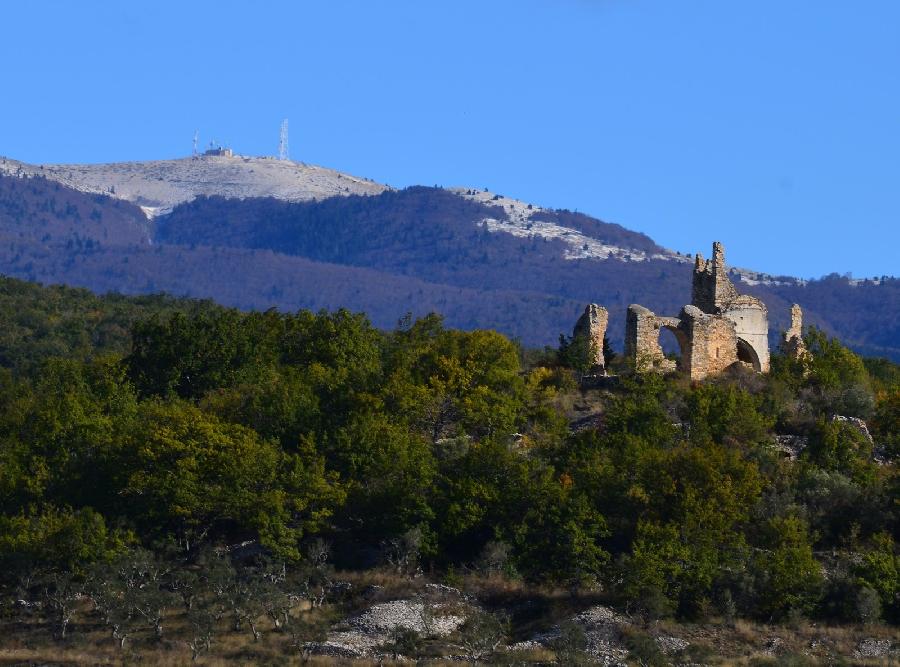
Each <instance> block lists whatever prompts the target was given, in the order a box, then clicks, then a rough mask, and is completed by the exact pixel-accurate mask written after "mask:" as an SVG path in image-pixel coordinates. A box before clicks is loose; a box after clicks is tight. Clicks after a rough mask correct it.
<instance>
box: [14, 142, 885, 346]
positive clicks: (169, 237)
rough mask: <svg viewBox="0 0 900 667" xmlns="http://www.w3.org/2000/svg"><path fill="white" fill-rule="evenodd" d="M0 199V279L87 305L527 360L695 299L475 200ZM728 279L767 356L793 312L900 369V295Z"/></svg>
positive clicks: (638, 264) (447, 195)
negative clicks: (112, 302) (640, 313)
mask: <svg viewBox="0 0 900 667" xmlns="http://www.w3.org/2000/svg"><path fill="white" fill-rule="evenodd" d="M207 159H209V160H218V159H219V158H204V160H207ZM222 160H237V161H238V162H240V163H241V164H243V162H242V160H243V158H222ZM182 162H184V161H182ZM186 162H191V161H190V160H188V161H186ZM263 162H266V161H265V160H263ZM268 162H271V163H275V162H278V161H274V160H269V161H268ZM280 164H283V163H280ZM147 169H149V167H148V168H147ZM145 171H146V169H145ZM54 173H59V172H54ZM98 173H99V172H98ZM147 173H150V172H149V171H148V172H147ZM331 173H334V174H336V172H331ZM98 178H99V177H98ZM343 180H345V177H344V176H335V177H334V179H333V181H332V184H333V183H334V182H338V181H343ZM162 183H163V184H164V185H165V187H169V185H166V184H167V183H168V182H167V181H166V180H165V178H164V180H163V181H162ZM358 183H360V184H362V185H361V186H360V187H362V186H363V185H364V186H365V187H371V188H375V189H376V190H377V189H378V188H379V187H380V186H374V185H373V184H371V183H368V182H365V181H359V182H358ZM189 185H190V187H188V186H187V185H184V184H183V183H180V182H176V183H175V184H174V185H172V187H178V188H182V190H181V195H179V196H185V197H187V196H188V194H187V193H188V192H199V191H200V190H201V189H202V187H204V186H203V184H202V183H199V184H198V183H193V184H189ZM110 187H111V186H110ZM217 187H218V189H219V190H221V191H227V192H226V194H228V193H230V192H233V191H236V190H228V188H229V187H231V186H228V185H227V184H219V185H218V186H217ZM272 187H273V188H274V186H272ZM238 189H239V190H240V191H244V192H249V191H250V189H248V186H247V184H246V183H244V184H242V185H241V187H240V188H238ZM0 193H6V194H5V195H4V196H5V199H3V200H2V201H5V202H6V204H5V206H6V208H5V209H4V210H6V211H7V212H6V214H5V217H4V216H3V214H2V212H0V241H2V243H0V270H2V271H3V272H4V273H6V274H8V275H11V276H15V277H20V278H25V279H28V280H37V281H41V282H46V283H67V284H72V285H78V286H84V287H88V288H90V289H93V290H96V291H99V292H105V291H120V292H125V293H134V294H136V293H148V292H158V291H167V292H170V293H173V294H177V295H190V296H195V297H202V298H213V299H215V300H217V301H219V302H221V303H223V304H226V305H232V306H237V307H241V308H260V309H264V308H268V307H273V306H274V307H278V308H281V309H283V310H296V309H297V308H313V309H318V308H326V309H334V308H338V307H347V308H351V309H353V310H357V311H365V312H367V313H369V315H370V317H371V318H372V321H373V322H374V323H375V324H376V325H378V326H381V327H386V328H389V327H391V326H393V325H394V324H395V323H396V322H397V320H398V319H400V318H401V317H403V316H404V315H405V314H406V313H407V312H411V313H413V314H414V315H422V314H425V313H427V312H429V311H431V310H436V311H439V312H441V313H442V314H443V315H444V316H445V317H446V321H447V323H448V324H449V325H450V326H455V327H460V328H467V329H470V328H494V329H497V330H499V331H502V332H504V333H506V334H508V335H511V336H514V337H517V338H519V339H521V340H522V341H523V342H524V343H525V344H527V345H530V346H536V347H541V346H544V345H555V344H556V340H557V338H558V336H559V334H560V333H561V332H568V331H569V330H570V329H571V327H572V324H573V322H574V321H575V319H576V318H577V316H578V314H579V312H580V311H581V310H582V309H583V307H584V304H585V303H588V302H597V303H601V304H602V305H604V306H605V307H606V308H607V309H609V311H610V326H609V337H610V339H611V341H612V343H613V346H614V347H616V348H619V349H621V345H622V342H621V341H622V335H623V331H624V314H625V310H626V308H627V306H628V304H630V303H641V304H643V305H645V306H647V307H649V308H651V309H653V310H655V311H657V312H660V313H672V314H674V313H677V311H678V310H679V309H680V307H681V306H682V305H683V304H685V303H687V302H688V300H689V295H690V271H691V267H692V263H691V260H690V258H688V257H685V256H682V255H679V254H677V253H674V252H671V251H668V250H666V249H665V248H661V247H659V246H658V245H657V244H655V243H654V242H653V241H652V239H650V238H648V237H647V236H645V235H643V234H639V233H636V232H632V231H629V230H627V229H624V228H623V227H621V226H619V225H614V224H609V223H605V222H603V221H600V220H597V219H594V218H590V217H589V216H585V215H583V214H578V213H572V212H569V211H555V210H547V209H541V208H540V207H536V206H533V205H531V204H526V203H525V202H520V201H516V200H511V199H509V198H506V197H503V196H501V195H499V194H494V193H490V192H484V191H475V190H466V189H458V190H444V189H440V188H424V187H413V188H407V189H405V190H400V191H396V190H383V189H382V191H380V192H379V193H364V194H354V193H353V192H349V193H348V192H344V193H343V194H344V196H341V197H325V198H323V199H316V200H305V201H285V200H284V199H278V198H275V197H253V198H244V199H233V198H230V196H231V195H230V194H228V196H224V195H218V194H213V195H211V196H207V195H205V194H199V195H198V196H196V197H194V196H193V195H191V198H190V200H189V201H184V202H183V203H180V204H178V205H176V206H175V207H174V208H173V209H172V211H171V212H169V213H167V214H162V215H158V216H157V217H155V218H153V219H152V221H148V220H146V218H142V217H141V212H140V209H139V208H138V207H137V206H135V205H133V204H131V203H129V202H125V201H122V200H120V199H116V198H114V197H113V196H111V195H101V194H92V193H86V192H82V191H79V190H73V189H71V188H68V187H66V186H64V185H62V184H61V183H59V182H54V181H52V180H50V179H44V178H16V177H9V176H7V177H4V176H0ZM117 194H119V193H118V192H117ZM282 194H284V191H282ZM167 196H168V195H167ZM143 201H149V200H143ZM173 201H175V199H169V200H166V202H168V203H171V202H173ZM153 202H154V203H156V204H163V203H166V202H162V201H161V200H159V199H156V200H153ZM159 212H160V211H157V213H159ZM97 216H100V218H99V219H97ZM698 250H701V251H706V250H707V249H706V248H699V249H698ZM733 277H734V279H735V280H736V281H737V282H739V283H740V286H741V290H742V291H745V292H749V293H751V294H755V295H757V296H759V297H761V298H762V299H763V300H764V301H765V302H766V304H767V305H768V307H769V313H770V322H771V334H772V336H771V338H772V344H773V345H775V344H777V341H778V335H779V331H780V330H781V329H783V328H784V327H786V325H787V319H788V310H789V307H790V304H791V303H792V302H798V303H800V304H801V305H803V307H804V311H805V314H806V321H807V323H809V324H816V325H818V326H820V327H822V328H824V329H825V330H826V331H828V332H831V333H834V334H837V335H839V336H840V337H841V338H842V339H843V340H844V341H846V343H847V344H848V345H850V346H851V347H853V348H854V349H856V350H858V351H860V352H864V353H866V354H869V355H878V356H887V357H890V358H893V359H900V282H898V281H897V280H884V281H882V280H879V281H876V282H858V281H856V282H851V281H849V280H847V279H845V278H838V277H835V276H832V277H828V278H825V279H822V280H818V281H810V282H807V281H800V280H797V279H793V278H789V277H773V276H765V275H760V274H757V273H755V272H753V271H750V270H744V269H736V270H733Z"/></svg>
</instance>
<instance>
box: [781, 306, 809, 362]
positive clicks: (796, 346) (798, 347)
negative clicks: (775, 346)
mask: <svg viewBox="0 0 900 667" xmlns="http://www.w3.org/2000/svg"><path fill="white" fill-rule="evenodd" d="M781 349H782V350H783V351H784V353H785V354H786V355H788V356H789V357H792V358H794V359H801V360H802V359H806V358H807V357H808V356H809V350H807V349H806V345H805V344H804V342H803V310H802V309H801V308H800V305H799V304H796V303H795V304H794V305H793V306H791V328H790V329H788V330H787V331H785V332H784V336H783V338H782V341H781Z"/></svg>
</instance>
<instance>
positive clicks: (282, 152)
mask: <svg viewBox="0 0 900 667" xmlns="http://www.w3.org/2000/svg"><path fill="white" fill-rule="evenodd" d="M278 159H279V160H290V158H289V157H288V119H287V118H285V119H284V120H283V121H281V138H280V139H279V140H278Z"/></svg>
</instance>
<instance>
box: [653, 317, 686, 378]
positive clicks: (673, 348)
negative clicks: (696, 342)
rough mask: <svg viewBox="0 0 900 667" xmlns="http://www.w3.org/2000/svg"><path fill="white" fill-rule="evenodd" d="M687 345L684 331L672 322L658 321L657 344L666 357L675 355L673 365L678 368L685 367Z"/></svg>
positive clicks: (682, 368)
mask: <svg viewBox="0 0 900 667" xmlns="http://www.w3.org/2000/svg"><path fill="white" fill-rule="evenodd" d="M689 345H690V344H689V341H688V339H687V336H686V335H685V333H684V332H683V331H682V330H681V329H679V328H678V327H677V326H676V325H675V324H674V323H665V322H661V323H660V327H659V346H660V348H661V350H662V353H663V354H664V355H665V356H666V357H667V358H669V359H671V358H672V357H673V356H674V357H675V367H676V368H678V369H679V370H684V369H685V368H686V359H687V357H686V355H687V354H689V350H690V347H689Z"/></svg>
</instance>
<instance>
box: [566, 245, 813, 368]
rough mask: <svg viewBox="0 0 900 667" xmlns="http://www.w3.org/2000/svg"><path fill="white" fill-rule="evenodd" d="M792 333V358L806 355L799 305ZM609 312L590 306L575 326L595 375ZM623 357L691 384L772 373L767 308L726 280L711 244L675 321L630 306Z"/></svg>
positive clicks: (787, 339) (720, 254)
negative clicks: (665, 337)
mask: <svg viewBox="0 0 900 667" xmlns="http://www.w3.org/2000/svg"><path fill="white" fill-rule="evenodd" d="M791 318H792V319H791V328H790V329H789V330H788V331H787V332H786V333H785V335H784V346H785V350H786V352H787V353H788V354H793V355H795V356H803V355H805V354H808V353H807V352H806V350H805V348H804V347H803V339H802V337H801V327H802V313H801V311H800V306H797V305H794V307H793V308H792V310H791ZM607 320H608V316H607V312H606V309H604V308H602V307H600V306H598V305H596V304H590V305H589V306H588V307H587V308H586V309H585V312H584V314H583V315H582V316H581V318H580V319H579V320H578V323H577V324H576V325H575V331H574V337H579V336H582V337H583V336H587V337H588V339H589V340H590V341H591V343H592V345H593V346H594V347H592V350H593V351H594V354H595V358H594V362H595V363H594V372H595V373H597V374H604V372H605V369H604V364H603V336H604V334H605V333H606V324H607ZM662 329H668V330H669V331H671V332H672V333H673V334H674V335H675V339H676V340H677V341H678V346H679V349H680V351H681V357H680V360H679V361H673V360H671V359H668V358H666V356H665V354H664V353H663V349H662V346H660V344H659V335H660V331H661V330H662ZM625 356H626V357H627V358H629V359H631V360H632V361H633V363H634V364H635V368H636V369H637V370H638V371H639V372H660V373H668V372H672V371H675V370H681V371H683V372H685V373H687V374H688V375H689V376H690V378H691V379H692V380H702V379H704V378H707V377H710V376H714V375H718V374H720V373H722V372H723V371H725V369H727V368H729V367H731V366H734V365H736V364H741V365H744V366H746V367H747V368H752V369H753V370H755V371H757V372H759V373H767V372H768V371H769V316H768V310H767V309H766V305H765V304H764V303H763V302H762V301H760V300H759V299H757V298H756V297H754V296H750V295H748V294H740V293H738V291H737V289H736V288H735V286H734V283H732V282H731V279H730V278H729V277H728V273H727V271H726V268H725V250H724V248H723V247H722V244H721V243H719V242H716V243H713V252H712V257H711V258H710V259H708V260H704V259H703V256H702V255H701V254H699V253H698V254H697V256H696V259H695V261H694V276H693V285H692V294H691V303H690V304H688V305H686V306H684V308H682V309H681V312H680V313H679V314H678V316H677V317H667V316H662V315H657V314H656V313H654V312H653V311H651V310H649V309H647V308H644V307H643V306H639V305H637V304H632V305H630V306H629V307H628V313H627V317H626V320H625Z"/></svg>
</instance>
